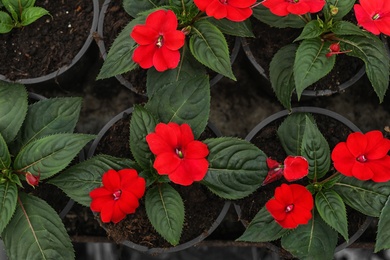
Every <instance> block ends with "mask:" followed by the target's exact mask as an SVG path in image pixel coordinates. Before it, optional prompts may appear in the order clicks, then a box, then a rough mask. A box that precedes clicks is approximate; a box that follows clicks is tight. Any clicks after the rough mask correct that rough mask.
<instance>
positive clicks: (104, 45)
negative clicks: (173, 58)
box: [97, 0, 241, 95]
mask: <svg viewBox="0 0 390 260" xmlns="http://www.w3.org/2000/svg"><path fill="white" fill-rule="evenodd" d="M120 2H122V1H120ZM110 3H111V0H105V1H104V3H103V5H102V8H101V11H100V15H99V22H98V28H97V32H98V36H99V40H98V41H97V43H98V46H99V50H100V55H101V56H102V58H103V60H105V59H106V56H107V52H108V49H109V47H108V46H110V45H111V43H112V42H108V41H109V40H112V41H113V40H114V39H107V40H106V41H104V40H105V39H106V38H105V36H104V19H105V16H106V13H107V12H108V11H110V10H109V9H108V7H109V6H110ZM120 8H121V10H123V13H125V11H124V9H123V7H120ZM121 12H122V11H121ZM126 17H127V20H128V21H125V19H124V20H123V21H120V23H123V24H119V23H118V24H115V25H114V27H115V28H116V29H117V30H119V29H122V28H123V27H124V26H126V25H127V23H128V22H129V21H130V19H131V17H130V16H129V15H126ZM129 37H130V36H129ZM240 47H241V42H240V38H239V37H235V41H234V46H233V48H232V52H231V54H230V64H233V63H234V61H235V60H236V58H237V55H238V52H239V50H240ZM145 75H146V74H145ZM115 77H116V79H117V80H118V81H119V82H120V83H121V84H122V85H123V86H125V87H126V88H128V89H130V90H131V91H133V92H135V93H137V94H141V95H146V93H144V92H143V91H141V90H140V89H139V88H137V87H135V86H134V85H133V84H132V82H130V81H129V80H128V79H126V78H125V77H124V76H123V75H117V76H115ZM145 77H146V76H145ZM222 78H223V75H221V74H217V75H215V76H214V77H213V78H212V79H211V80H210V86H214V85H215V84H217V82H218V81H220V80H221V79H222Z"/></svg>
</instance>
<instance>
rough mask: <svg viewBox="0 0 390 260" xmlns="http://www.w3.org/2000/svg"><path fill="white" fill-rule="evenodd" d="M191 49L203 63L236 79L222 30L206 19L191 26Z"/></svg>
mask: <svg viewBox="0 0 390 260" xmlns="http://www.w3.org/2000/svg"><path fill="white" fill-rule="evenodd" d="M190 50H191V53H192V54H193V55H194V57H195V58H196V59H197V60H198V61H199V62H200V63H202V64H203V65H205V66H207V67H209V68H210V69H212V70H214V71H215V72H218V73H220V74H222V75H224V76H226V77H228V78H230V79H232V80H236V78H235V77H234V75H233V71H232V66H231V64H230V56H229V49H228V45H227V43H226V39H225V37H224V36H223V34H222V32H221V31H220V30H218V28H217V27H215V25H212V24H211V23H210V22H208V21H206V20H199V21H197V22H195V24H194V26H193V27H192V28H191V36H190Z"/></svg>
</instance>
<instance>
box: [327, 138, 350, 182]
mask: <svg viewBox="0 0 390 260" xmlns="http://www.w3.org/2000/svg"><path fill="white" fill-rule="evenodd" d="M331 157H332V161H333V165H334V167H335V168H336V170H337V171H339V172H340V173H342V174H344V175H346V176H352V172H351V170H352V167H353V165H354V164H355V163H356V157H354V156H353V155H352V154H351V153H350V151H349V149H348V147H347V144H346V143H345V142H342V143H338V144H337V145H336V146H335V148H334V149H333V151H332V155H331Z"/></svg>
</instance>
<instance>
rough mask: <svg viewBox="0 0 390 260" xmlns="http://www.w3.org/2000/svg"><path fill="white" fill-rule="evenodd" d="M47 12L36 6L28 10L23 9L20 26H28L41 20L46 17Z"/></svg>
mask: <svg viewBox="0 0 390 260" xmlns="http://www.w3.org/2000/svg"><path fill="white" fill-rule="evenodd" d="M48 14H49V12H48V11H47V10H46V9H44V8H42V7H37V6H32V7H29V8H25V9H23V12H22V15H21V24H22V25H23V26H26V25H29V24H31V23H33V22H35V21H36V20H38V19H39V18H41V17H42V16H44V15H48Z"/></svg>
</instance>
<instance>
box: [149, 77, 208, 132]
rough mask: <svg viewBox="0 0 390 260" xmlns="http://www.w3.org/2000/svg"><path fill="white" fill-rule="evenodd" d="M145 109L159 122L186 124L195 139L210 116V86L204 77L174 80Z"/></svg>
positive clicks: (151, 99)
mask: <svg viewBox="0 0 390 260" xmlns="http://www.w3.org/2000/svg"><path fill="white" fill-rule="evenodd" d="M145 108H146V109H147V110H148V111H150V112H151V113H152V114H153V115H156V117H157V119H158V121H159V122H164V123H168V122H176V123H178V124H182V123H187V124H189V125H190V126H191V128H192V131H193V132H194V136H195V138H198V137H199V136H200V134H201V133H202V132H203V131H204V129H205V127H206V125H207V121H208V118H209V113H210V83H209V80H208V77H207V76H196V77H192V78H185V79H183V80H179V81H175V82H172V83H170V84H167V85H165V86H164V87H162V88H160V89H159V90H157V91H156V92H155V93H154V95H153V96H151V97H150V99H149V101H148V103H146V105H145Z"/></svg>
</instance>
